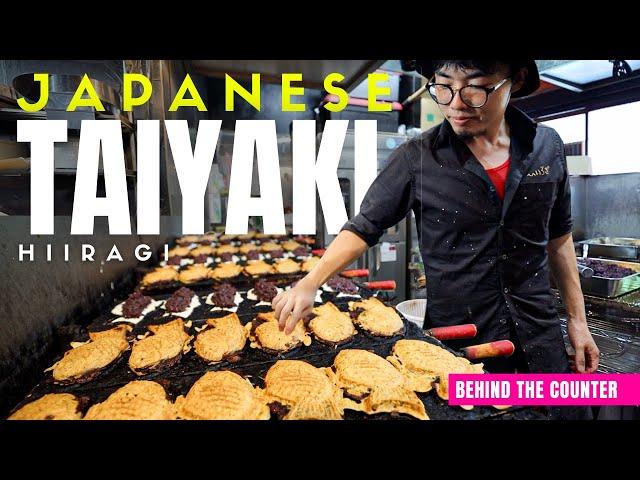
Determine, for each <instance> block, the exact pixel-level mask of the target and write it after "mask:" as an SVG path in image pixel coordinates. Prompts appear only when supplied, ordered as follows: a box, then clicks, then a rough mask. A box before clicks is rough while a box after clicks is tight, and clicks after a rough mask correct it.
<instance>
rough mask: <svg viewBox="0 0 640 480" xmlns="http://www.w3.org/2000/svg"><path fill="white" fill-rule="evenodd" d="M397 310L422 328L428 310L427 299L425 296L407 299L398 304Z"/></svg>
mask: <svg viewBox="0 0 640 480" xmlns="http://www.w3.org/2000/svg"><path fill="white" fill-rule="evenodd" d="M396 310H398V311H399V312H400V313H401V314H402V315H404V316H405V317H406V319H407V320H409V321H410V322H413V323H415V324H416V325H418V326H419V327H420V328H422V326H423V325H424V315H425V313H426V311H427V300H426V299H424V298H416V299H414V300H406V301H404V302H400V303H399V304H398V305H396Z"/></svg>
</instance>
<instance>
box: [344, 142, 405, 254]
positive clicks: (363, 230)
mask: <svg viewBox="0 0 640 480" xmlns="http://www.w3.org/2000/svg"><path fill="white" fill-rule="evenodd" d="M413 151H414V148H412V147H411V146H410V145H409V143H405V144H404V145H402V146H400V147H398V149H397V150H395V151H394V152H393V153H392V154H391V156H390V158H389V163H388V164H387V166H386V167H385V168H384V169H383V170H382V171H381V172H380V174H379V175H378V176H377V177H376V179H375V180H374V181H373V183H372V184H371V186H370V187H369V190H367V193H366V194H365V196H364V199H363V200H362V205H361V206H360V212H359V213H358V214H357V215H356V216H355V217H353V218H352V219H350V220H348V221H347V223H345V224H344V226H343V227H342V228H341V230H348V231H350V232H353V233H355V234H356V235H358V236H359V237H360V238H362V239H363V240H364V241H365V242H367V245H369V246H370V247H373V246H374V245H375V244H376V243H378V240H379V239H380V237H381V236H382V234H383V233H384V231H385V230H386V229H387V228H389V227H392V226H394V225H395V224H397V223H398V222H399V221H400V220H402V219H403V218H404V217H405V216H406V215H407V214H408V213H409V211H410V210H411V208H412V207H413V203H414V201H415V181H414V176H413V170H412V168H411V165H412V162H413V160H414V159H413V158H412V157H413V156H414V155H413V153H414V152H413Z"/></svg>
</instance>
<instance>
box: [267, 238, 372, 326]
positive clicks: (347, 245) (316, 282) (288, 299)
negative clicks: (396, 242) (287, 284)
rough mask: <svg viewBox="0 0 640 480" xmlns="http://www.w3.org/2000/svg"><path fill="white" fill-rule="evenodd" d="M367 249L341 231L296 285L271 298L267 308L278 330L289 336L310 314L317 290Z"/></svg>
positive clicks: (361, 242)
mask: <svg viewBox="0 0 640 480" xmlns="http://www.w3.org/2000/svg"><path fill="white" fill-rule="evenodd" d="M367 248H369V246H368V245H367V243H366V242H365V241H364V240H363V239H362V238H360V237H359V236H358V235H356V234H355V233H353V232H350V231H349V230H342V231H341V232H340V233H339V234H338V236H337V237H336V238H335V239H334V240H333V242H331V244H330V245H329V248H327V250H326V252H325V253H324V255H322V258H321V259H320V261H319V262H318V263H317V264H316V266H315V267H313V269H312V270H311V271H310V272H309V273H308V274H307V275H305V277H304V278H302V280H300V281H299V282H298V283H297V284H296V286H295V288H292V289H291V290H288V291H287V292H281V293H279V294H278V295H276V297H275V298H274V299H273V302H272V304H271V305H272V306H273V309H274V311H275V315H276V318H277V319H278V323H279V325H280V328H281V329H282V328H283V327H284V328H285V333H286V334H289V333H291V332H292V331H293V329H294V327H295V326H296V323H298V320H300V319H301V318H303V317H305V316H306V315H307V314H309V313H311V309H312V308H313V302H314V300H315V298H316V291H317V290H318V288H320V286H321V285H322V284H324V282H326V281H327V280H328V279H329V278H331V277H332V276H333V275H335V274H336V273H338V272H340V271H342V269H343V268H344V267H346V266H347V265H349V264H350V263H351V262H353V261H354V260H355V259H356V258H358V257H359V256H360V255H362V254H363V253H364V252H365V251H366V250H367ZM290 313H291V316H290V317H289V314H290ZM287 318H288V320H287ZM285 322H286V323H285Z"/></svg>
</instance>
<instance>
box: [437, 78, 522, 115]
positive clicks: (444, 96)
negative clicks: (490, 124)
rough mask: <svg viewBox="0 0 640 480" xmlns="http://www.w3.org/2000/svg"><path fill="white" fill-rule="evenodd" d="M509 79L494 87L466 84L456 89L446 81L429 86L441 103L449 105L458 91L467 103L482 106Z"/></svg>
mask: <svg viewBox="0 0 640 480" xmlns="http://www.w3.org/2000/svg"><path fill="white" fill-rule="evenodd" d="M507 80H509V78H505V79H503V80H501V81H500V82H498V83H497V84H496V85H495V86H493V87H480V86H478V85H466V86H464V87H462V88H459V89H458V90H454V89H453V88H451V87H450V86H449V85H446V84H444V83H429V84H428V85H427V87H428V89H429V95H431V98H433V100H434V101H435V102H436V103H438V104H440V105H449V104H450V103H451V102H452V101H453V97H455V95H456V92H459V93H460V100H462V101H463V103H464V104H465V105H467V106H468V107H472V108H480V107H483V106H484V105H485V104H486V103H487V100H489V95H491V94H492V93H493V92H495V91H496V90H498V89H499V88H500V87H501V86H502V85H504V83H505V82H506V81H507Z"/></svg>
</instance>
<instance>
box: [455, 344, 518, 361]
mask: <svg viewBox="0 0 640 480" xmlns="http://www.w3.org/2000/svg"><path fill="white" fill-rule="evenodd" d="M515 350H516V347H515V345H514V344H513V342H512V341H511V340H498V341H497V342H489V343H482V344H480V345H472V346H471V347H466V348H463V349H462V353H464V356H465V357H467V358H468V359H469V360H479V359H481V358H493V357H510V356H511V355H513V352H514V351H515Z"/></svg>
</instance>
